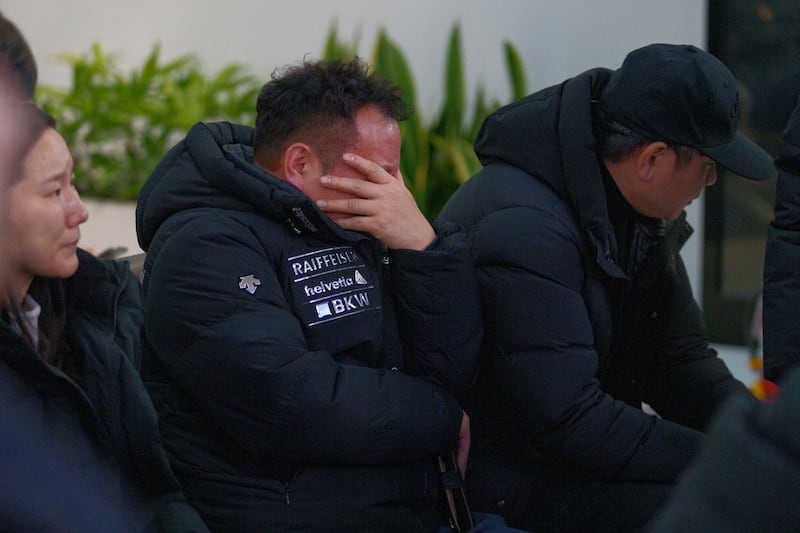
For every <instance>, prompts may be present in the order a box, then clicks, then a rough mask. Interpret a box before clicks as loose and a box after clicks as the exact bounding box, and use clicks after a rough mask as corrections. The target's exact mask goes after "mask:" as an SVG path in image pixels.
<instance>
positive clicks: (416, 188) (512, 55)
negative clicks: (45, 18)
mask: <svg viewBox="0 0 800 533" xmlns="http://www.w3.org/2000/svg"><path fill="white" fill-rule="evenodd" d="M359 40H360V35H358V34H356V36H355V37H354V38H353V39H352V40H351V42H350V43H345V42H342V41H341V40H340V39H339V36H338V34H337V31H336V25H335V23H334V24H332V26H331V29H330V30H329V33H328V36H327V39H326V41H325V45H324V49H323V56H322V57H323V58H324V59H344V60H349V59H351V58H352V57H354V56H355V55H356V50H357V49H358V44H359ZM503 47H504V48H503V50H504V56H505V62H506V65H507V68H508V73H509V77H510V81H511V85H512V89H513V94H512V97H513V99H518V98H520V97H522V96H523V95H524V94H525V93H526V89H525V76H524V69H523V67H522V61H521V59H520V56H519V54H518V53H517V51H516V49H515V48H514V47H513V45H512V44H511V43H509V42H505V43H504V44H503ZM462 56H463V52H462V48H461V29H460V27H459V26H458V25H457V24H456V25H454V26H453V28H452V30H451V32H450V37H449V41H448V47H447V51H446V68H445V72H444V74H445V77H444V95H443V104H442V108H441V110H440V111H439V112H438V113H436V114H435V115H434V118H433V120H430V121H427V120H424V119H423V117H420V115H419V114H418V113H415V114H414V115H413V116H412V117H411V118H410V119H409V120H407V121H405V122H403V123H402V124H401V125H400V129H401V134H402V137H403V153H402V162H401V169H402V172H403V175H404V176H405V178H406V181H407V183H408V186H409V189H410V190H411V192H412V193H413V194H414V197H415V198H416V199H417V202H418V204H419V206H420V209H421V210H422V212H423V213H425V214H426V215H427V216H431V217H432V216H435V215H436V214H437V213H438V212H439V210H440V209H441V207H442V206H443V205H444V203H445V201H447V198H449V197H450V195H451V194H452V193H453V191H454V190H455V189H456V188H457V187H458V186H459V185H460V184H461V183H463V182H464V181H466V180H467V179H468V178H469V177H470V176H471V175H472V174H474V173H475V172H476V171H477V170H478V169H479V168H480V164H479V162H478V160H477V158H476V156H475V154H474V152H473V150H472V143H473V141H474V139H475V136H476V134H477V132H478V129H479V128H480V125H481V123H482V122H483V120H484V118H485V117H486V116H487V115H488V114H489V113H491V112H492V111H494V110H495V109H497V107H499V105H500V104H499V102H498V101H497V100H496V99H491V100H489V99H487V97H486V95H485V92H484V90H483V88H482V87H480V86H479V87H478V88H477V90H476V92H475V95H474V97H473V98H472V106H471V109H469V110H467V101H468V99H467V90H466V82H465V80H464V63H463V59H462ZM61 60H62V61H64V62H66V63H68V64H69V65H71V67H72V76H73V80H72V86H71V87H70V88H69V89H66V90H64V89H59V88H55V87H49V86H44V85H42V86H40V87H39V88H38V90H37V93H36V98H37V101H38V102H39V103H40V104H41V105H42V106H43V107H44V108H45V109H46V110H47V111H48V112H49V113H50V114H52V115H53V116H54V117H55V118H56V120H57V121H58V127H59V130H60V131H61V133H62V134H63V135H64V138H65V139H66V141H67V144H68V145H69V146H70V148H71V150H72V152H73V157H74V159H75V175H76V178H75V182H76V185H77V187H78V189H79V190H80V191H81V192H82V193H83V194H86V195H89V196H96V197H101V198H112V199H116V200H133V199H135V198H136V197H137V196H138V194H139V190H140V189H141V187H142V185H143V184H144V182H145V180H146V179H147V177H148V176H149V175H150V173H151V172H152V170H153V169H154V168H155V167H156V165H157V164H158V162H159V161H161V159H162V158H163V156H164V154H165V153H166V152H167V150H169V148H171V147H172V145H174V144H175V143H176V142H177V141H179V140H180V139H182V138H183V137H184V135H185V134H186V132H187V131H188V130H189V128H190V127H191V126H192V125H193V124H194V123H195V122H198V121H201V120H229V121H231V122H239V123H243V124H253V123H254V122H255V101H256V96H257V94H258V91H259V89H260V87H261V85H262V83H263V81H264V80H260V79H256V78H255V77H253V76H252V75H251V74H249V73H248V72H246V71H245V69H244V68H243V67H242V66H240V65H237V64H230V65H228V66H226V67H224V68H222V69H221V70H220V71H219V72H217V73H216V74H213V75H211V76H208V75H206V74H204V72H203V69H202V68H201V67H202V65H201V64H200V61H199V59H198V58H197V56H195V55H194V54H187V55H184V56H181V57H179V58H177V59H175V60H173V61H169V62H163V61H162V60H161V58H160V47H159V45H158V44H156V45H154V47H153V49H152V51H151V53H150V54H149V56H148V57H147V58H146V59H145V61H144V64H143V65H142V66H141V67H140V68H137V69H133V70H132V71H131V72H130V73H129V74H125V73H123V72H122V71H121V69H120V67H119V66H118V64H117V59H116V57H115V56H114V55H113V54H111V53H107V52H105V51H104V50H103V49H102V48H101V46H100V45H99V44H95V45H93V46H92V48H91V50H90V51H89V52H87V53H86V54H84V55H72V54H64V55H63V56H62V57H61ZM369 61H370V64H371V65H372V67H373V68H374V69H375V70H376V72H378V73H379V75H381V76H384V77H385V78H386V79H388V80H390V81H392V82H393V83H395V84H397V85H398V86H399V87H400V88H401V90H402V91H403V94H404V96H405V98H406V101H407V102H408V104H409V105H410V106H411V107H412V108H414V109H417V99H416V88H415V84H414V78H413V75H412V72H411V69H410V68H409V65H408V61H407V60H406V58H405V56H404V54H403V52H402V50H400V48H399V47H398V46H397V44H396V43H395V42H394V41H392V40H391V39H390V38H389V36H388V35H387V33H386V32H385V31H384V30H381V31H380V32H379V34H378V36H377V39H376V42H375V44H374V47H373V51H372V57H371V58H370V59H369Z"/></svg>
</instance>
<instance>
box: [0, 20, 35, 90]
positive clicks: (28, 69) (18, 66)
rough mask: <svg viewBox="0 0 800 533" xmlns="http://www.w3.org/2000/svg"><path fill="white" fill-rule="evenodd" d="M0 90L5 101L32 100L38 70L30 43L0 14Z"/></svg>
mask: <svg viewBox="0 0 800 533" xmlns="http://www.w3.org/2000/svg"><path fill="white" fill-rule="evenodd" d="M0 73H2V76H0V88H1V89H2V93H1V94H0V96H2V98H3V99H8V100H12V99H13V100H30V99H31V98H32V97H33V93H34V91H35V90H36V79H37V78H38V69H37V68H36V60H35V59H34V57H33V53H32V52H31V48H30V46H29V45H28V41H27V40H25V37H24V36H23V35H22V32H21V31H19V28H17V26H16V25H15V24H14V23H13V22H11V20H9V19H8V18H7V17H5V16H3V14H2V13H0Z"/></svg>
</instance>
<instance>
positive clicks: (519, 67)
mask: <svg viewBox="0 0 800 533" xmlns="http://www.w3.org/2000/svg"><path fill="white" fill-rule="evenodd" d="M503 51H504V52H505V56H506V67H507V68H508V75H509V77H510V78H511V91H512V93H511V100H512V101H514V100H519V99H520V98H522V97H523V96H526V95H527V94H528V83H527V81H526V80H525V66H524V64H523V62H522V57H521V56H520V55H519V52H518V51H517V49H516V47H514V45H513V44H511V42H509V41H505V42H504V43H503Z"/></svg>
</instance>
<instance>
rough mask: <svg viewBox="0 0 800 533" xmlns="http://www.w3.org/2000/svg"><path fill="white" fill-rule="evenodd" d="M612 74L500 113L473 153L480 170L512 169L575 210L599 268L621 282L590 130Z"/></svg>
mask: <svg viewBox="0 0 800 533" xmlns="http://www.w3.org/2000/svg"><path fill="white" fill-rule="evenodd" d="M610 73H611V71H610V70H608V69H602V68H598V69H592V70H589V71H586V72H584V73H583V74H580V75H578V76H576V77H574V78H571V79H569V80H566V81H565V82H563V83H561V84H559V85H554V86H552V87H548V88H546V89H543V90H541V91H538V92H535V93H533V94H531V95H528V96H526V97H525V98H522V99H521V100H518V101H517V102H514V103H511V104H509V105H507V106H504V107H502V108H500V109H499V110H497V111H496V112H495V113H493V114H491V115H489V117H487V119H486V120H485V121H484V123H483V125H482V126H481V129H480V131H479V132H478V136H477V139H476V141H475V153H476V154H477V155H478V158H479V159H480V161H481V163H482V164H483V165H488V164H490V163H493V162H505V163H508V164H511V165H513V166H515V167H517V168H519V169H521V170H523V171H525V172H526V173H528V174H530V175H531V176H533V177H535V178H536V179H538V180H540V181H542V182H543V183H545V184H546V185H547V186H548V187H549V188H550V189H552V190H553V191H555V193H556V194H558V195H559V196H560V197H561V198H563V199H564V200H565V201H566V202H567V204H569V205H570V206H572V208H573V209H574V210H575V213H576V215H577V217H578V220H579V222H580V225H581V227H583V228H584V230H585V231H586V233H587V236H588V239H589V242H590V243H591V245H592V247H593V248H594V250H595V253H596V256H597V257H596V259H597V262H598V263H599V264H600V265H601V266H602V267H603V268H604V269H605V270H606V271H607V272H608V273H609V274H611V275H613V276H616V277H620V276H623V274H622V272H621V270H620V269H619V267H618V266H617V265H616V264H614V262H613V259H612V254H611V250H612V249H613V248H614V245H613V242H614V241H613V239H614V237H613V228H612V227H611V222H610V220H609V217H608V207H607V205H606V198H605V192H604V188H603V174H602V168H601V163H600V161H599V159H598V157H597V154H596V151H595V140H594V133H593V128H592V105H593V103H594V102H596V101H597V100H598V99H599V96H600V93H601V92H602V89H603V87H604V86H605V85H606V83H607V82H608V79H609V75H610Z"/></svg>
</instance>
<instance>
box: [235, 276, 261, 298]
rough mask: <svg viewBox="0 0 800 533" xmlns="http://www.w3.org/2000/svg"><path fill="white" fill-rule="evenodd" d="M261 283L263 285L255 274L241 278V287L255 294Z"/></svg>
mask: <svg viewBox="0 0 800 533" xmlns="http://www.w3.org/2000/svg"><path fill="white" fill-rule="evenodd" d="M259 285H261V280H260V279H258V278H257V277H255V275H253V274H248V275H247V276H242V277H240V278H239V288H240V289H242V290H245V291H247V292H249V293H250V294H255V293H256V289H257V288H258V286H259Z"/></svg>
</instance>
